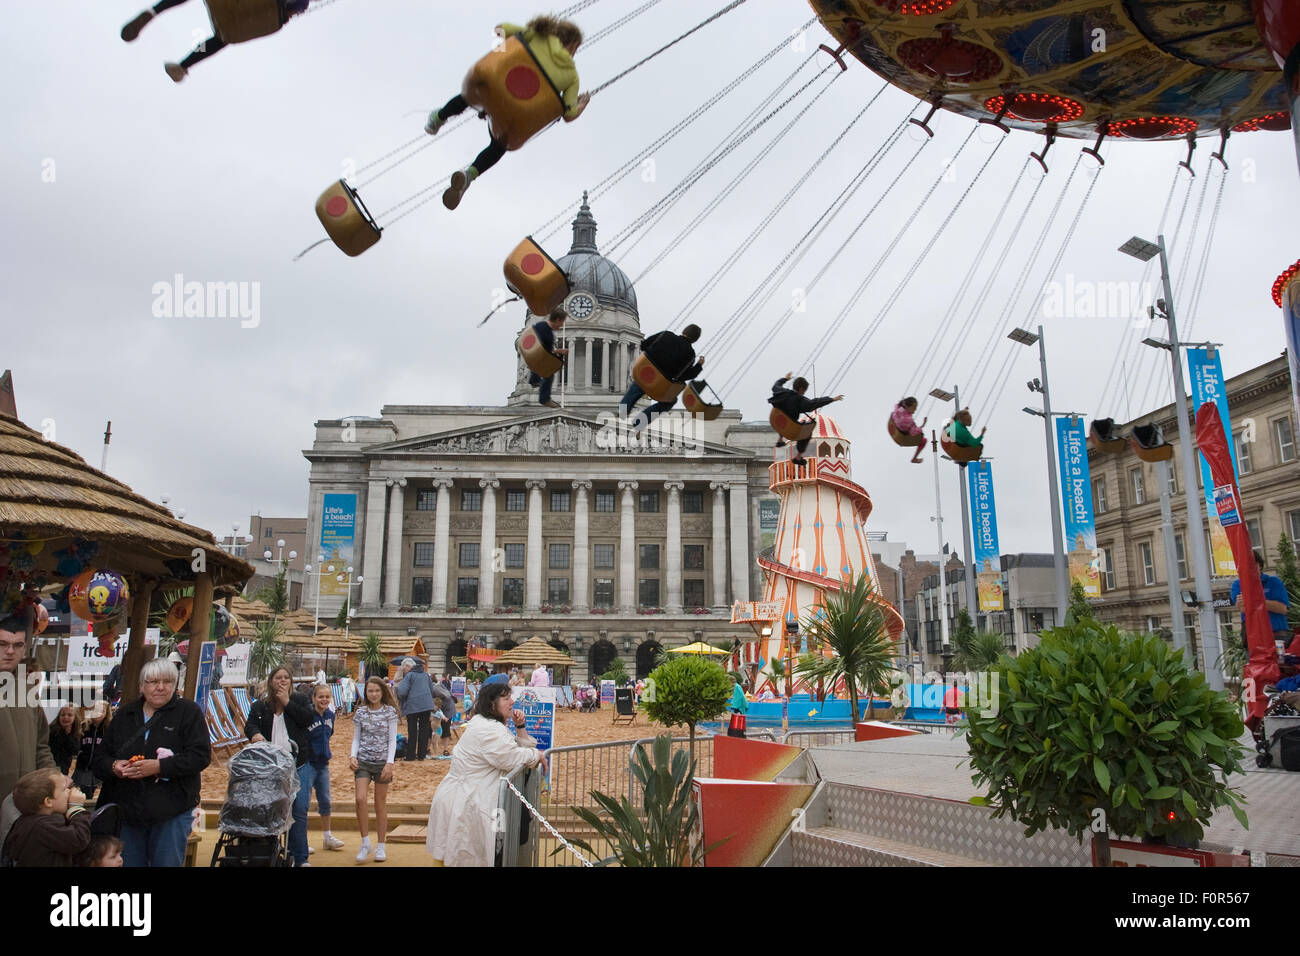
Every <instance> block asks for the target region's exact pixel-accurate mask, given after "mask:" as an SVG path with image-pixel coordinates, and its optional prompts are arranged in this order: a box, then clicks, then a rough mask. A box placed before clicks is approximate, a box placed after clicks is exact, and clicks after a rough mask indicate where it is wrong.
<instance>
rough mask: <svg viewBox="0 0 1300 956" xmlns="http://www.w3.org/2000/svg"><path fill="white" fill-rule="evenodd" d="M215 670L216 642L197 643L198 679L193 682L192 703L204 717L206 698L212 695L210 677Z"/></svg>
mask: <svg viewBox="0 0 1300 956" xmlns="http://www.w3.org/2000/svg"><path fill="white" fill-rule="evenodd" d="M216 671H217V642H216V641H204V642H203V643H202V644H200V645H199V679H198V680H197V681H196V682H195V684H194V703H196V704H198V705H199V710H201V711H203V715H204V716H205V717H206V716H207V713H208V699H209V698H210V697H211V696H212V678H213V677H215V676H216Z"/></svg>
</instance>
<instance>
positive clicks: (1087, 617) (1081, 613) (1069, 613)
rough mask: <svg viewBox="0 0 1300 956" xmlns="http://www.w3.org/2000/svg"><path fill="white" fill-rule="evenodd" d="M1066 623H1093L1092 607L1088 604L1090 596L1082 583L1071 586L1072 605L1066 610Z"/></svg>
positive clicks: (1076, 582)
mask: <svg viewBox="0 0 1300 956" xmlns="http://www.w3.org/2000/svg"><path fill="white" fill-rule="evenodd" d="M1065 614H1066V617H1065V619H1066V621H1067V622H1068V621H1072V620H1073V621H1091V620H1094V618H1093V616H1092V606H1091V605H1090V604H1088V594H1087V592H1086V591H1084V589H1083V582H1082V581H1075V582H1074V583H1073V584H1071V585H1070V604H1069V606H1068V607H1067V608H1066V611H1065Z"/></svg>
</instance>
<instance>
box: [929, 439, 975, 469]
mask: <svg viewBox="0 0 1300 956" xmlns="http://www.w3.org/2000/svg"><path fill="white" fill-rule="evenodd" d="M939 447H941V448H942V449H943V453H944V454H945V455H947V456H948V457H949V458H951V459H952V460H953V461H955V462H957V464H959V465H964V464H967V463H968V462H972V461H979V457H980V455H982V454H984V444H983V443H982V442H981V443H980V444H978V445H959V444H957V443H956V442H955V441H953V440H952V439H951V438H949V437H948V436H947V435H944V436H943V437H942V438H940V439H939Z"/></svg>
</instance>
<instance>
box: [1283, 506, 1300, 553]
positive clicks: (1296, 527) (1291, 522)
mask: <svg viewBox="0 0 1300 956" xmlns="http://www.w3.org/2000/svg"><path fill="white" fill-rule="evenodd" d="M1286 523H1287V528H1288V529H1289V530H1288V532H1287V533H1288V534H1290V535H1291V544H1292V546H1293V547H1296V548H1300V544H1297V542H1300V511H1291V512H1288V514H1287V516H1286Z"/></svg>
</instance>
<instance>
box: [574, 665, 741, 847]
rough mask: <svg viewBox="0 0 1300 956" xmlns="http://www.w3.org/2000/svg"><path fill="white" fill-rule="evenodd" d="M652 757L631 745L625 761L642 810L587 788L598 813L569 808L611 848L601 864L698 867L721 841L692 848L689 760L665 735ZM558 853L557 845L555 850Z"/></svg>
mask: <svg viewBox="0 0 1300 956" xmlns="http://www.w3.org/2000/svg"><path fill="white" fill-rule="evenodd" d="M704 663H710V662H708V661H705V662H704ZM710 666H712V667H713V668H714V670H716V671H718V672H719V673H722V669H721V668H720V667H717V665H714V664H711V663H710ZM728 683H730V682H728ZM652 753H653V759H652V758H651V757H650V756H647V754H646V750H645V747H644V746H641V747H637V748H636V749H635V750H634V751H633V752H632V757H631V759H630V760H629V761H628V763H629V765H630V768H631V771H632V776H633V777H635V778H636V781H637V782H638V783H639V784H640V786H641V791H642V794H643V797H642V801H641V806H642V812H640V813H638V811H637V810H636V808H635V807H633V806H632V802H631V801H630V800H629V799H628V798H627V797H626V796H624V797H621V798H618V799H615V798H614V797H611V796H609V795H607V794H604V793H601V792H600V791H599V790H592V791H591V797H592V799H593V800H595V801H596V803H597V804H599V805H600V808H601V809H602V810H603V811H604V813H603V814H598V813H595V812H593V811H591V810H589V809H587V808H586V807H574V808H573V812H574V813H575V814H576V815H577V816H578V817H579V818H581V819H582V821H583V822H584V823H586V824H587V825H588V826H590V827H591V828H592V829H593V830H595V832H596V835H597V836H599V837H603V838H604V839H605V840H607V841H609V844H610V846H611V847H612V848H613V852H614V859H613V860H603V861H601V865H605V864H608V863H611V862H617V863H618V864H619V865H620V866H637V867H641V866H698V865H700V864H701V863H703V861H704V854H705V853H707V852H709V851H710V850H714V849H716V848H717V847H719V846H721V845H722V844H723V843H724V842H726V841H725V840H720V841H718V842H717V843H715V844H713V845H712V846H709V847H702V846H699V845H692V842H691V835H692V833H694V831H695V829H696V827H697V825H698V818H699V809H698V807H697V806H696V805H695V801H694V800H692V799H691V783H692V781H693V779H694V777H695V759H694V757H690V758H688V757H687V755H686V753H685V751H682V750H679V751H677V752H676V753H673V752H672V736H671V735H669V734H662V735H660V736H658V737H656V738H655V739H654V744H653V745H652ZM571 842H572V843H573V844H574V845H575V846H577V847H578V848H579V849H580V850H583V851H585V852H586V853H589V854H591V855H592V856H597V855H598V853H597V851H596V850H595V849H593V848H592V846H591V844H589V843H588V842H586V841H585V840H581V839H576V838H574V839H572V840H571ZM562 849H563V848H562V847H557V848H556V850H555V852H557V853H558V852H560V851H561V850H562Z"/></svg>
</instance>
